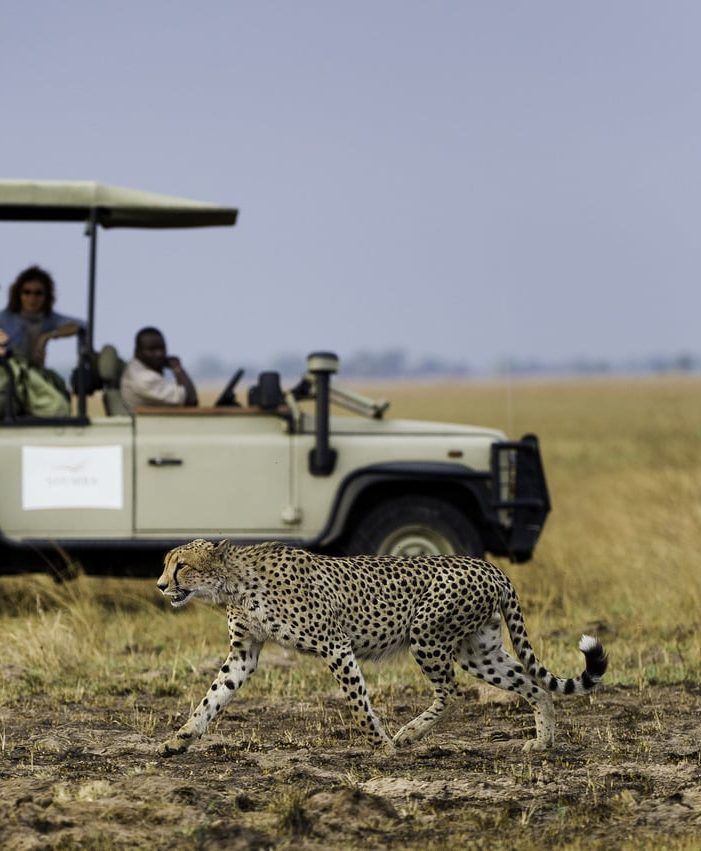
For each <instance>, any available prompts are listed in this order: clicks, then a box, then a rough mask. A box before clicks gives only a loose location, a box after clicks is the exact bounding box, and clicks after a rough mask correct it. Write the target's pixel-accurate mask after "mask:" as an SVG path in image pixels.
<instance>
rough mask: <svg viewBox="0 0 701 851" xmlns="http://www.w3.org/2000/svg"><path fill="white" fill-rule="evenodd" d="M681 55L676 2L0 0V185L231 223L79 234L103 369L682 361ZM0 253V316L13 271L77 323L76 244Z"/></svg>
mask: <svg viewBox="0 0 701 851" xmlns="http://www.w3.org/2000/svg"><path fill="white" fill-rule="evenodd" d="M700 31H701V4H699V3H697V2H676V0H672V2H669V3H660V2H649V0H616V2H613V3H611V2H589V3H578V4H575V3H562V2H561V0H552V2H541V1H540V0H531V1H530V2H528V3H518V2H502V3H491V2H476V0H462V2H458V0H455V2H444V0H439V2H435V3H428V2H418V0H373V1H372V2H369V0H356V2H354V3H340V2H329V0H315V1H314V2H308V0H295V2H287V3H283V2H280V0H277V2H272V0H270V1H269V0H258V2H242V0H227V2H224V0H208V2H207V3H199V4H195V3H192V2H189V0H188V2H183V0H149V2H143V1H142V0H138V2H137V0H122V2H120V3H119V4H114V3H110V4H108V3H100V2H94V0H90V2H88V0H63V2H50V0H43V2H41V3H38V4H35V3H22V2H19V0H0V79H1V80H2V83H0V103H1V106H2V112H1V114H2V131H3V132H2V135H1V137H0V152H1V153H2V163H3V166H2V174H0V177H5V178H32V179H54V180H96V181H99V182H103V183H108V184H113V185H117V186H126V187H133V188H139V189H145V190H151V191H154V192H160V193H165V194H171V195H179V196H183V197H187V198H193V199H197V200H202V201H210V202H213V203H218V204H222V205H227V206H235V207H238V208H239V210H240V215H239V222H238V224H237V225H236V227H234V228H212V229H207V230H192V231H171V232H153V231H143V232H139V231H133V230H124V231H116V230H115V231H102V232H101V233H100V236H99V247H98V254H99V258H98V274H99V277H98V296H97V312H96V329H95V341H96V343H97V344H98V345H100V344H102V343H105V342H111V343H114V344H116V345H117V346H118V348H119V350H120V352H121V353H123V354H124V355H129V354H130V353H131V351H132V348H133V338H134V333H135V331H136V330H137V329H138V328H140V327H141V326H143V325H152V324H153V325H157V326H159V327H161V328H162V329H163V331H164V333H165V336H166V338H167V340H168V343H169V347H170V349H171V351H172V352H173V353H175V354H178V355H179V356H180V357H181V358H182V359H183V361H184V362H185V364H186V366H187V365H188V363H192V362H193V361H194V360H195V359H196V358H198V357H200V356H201V355H204V354H210V355H214V356H216V357H218V358H220V359H221V360H223V361H224V362H226V363H229V364H231V365H232V366H235V365H237V364H249V363H257V364H261V366H262V367H264V366H265V364H266V361H268V360H270V359H272V358H275V357H277V356H279V355H281V354H284V353H293V354H297V353H300V354H302V355H304V354H306V353H307V352H310V351H313V350H319V349H324V350H332V351H335V352H337V353H338V354H339V356H340V357H341V364H342V363H343V358H344V357H346V358H348V357H349V356H351V355H353V354H354V353H357V352H359V351H363V350H369V351H385V350H388V349H401V350H404V351H406V352H407V353H408V354H409V355H410V356H411V357H415V358H423V357H426V356H432V357H438V358H441V359H445V360H450V361H459V362H465V363H468V364H470V365H472V366H474V367H475V368H478V369H484V368H490V366H493V365H494V364H496V363H498V362H501V361H503V360H504V359H517V360H531V359H537V360H542V361H548V362H558V361H568V360H572V359H577V358H584V359H595V360H610V361H621V360H626V359H630V358H639V357H645V356H648V355H651V354H678V353H690V354H693V355H694V356H698V355H699V354H701V342H700V340H699V324H700V322H699V317H701V274H700V273H701V269H700V266H701V241H700V240H699V238H698V235H697V232H698V229H699V224H700V223H701V210H700V209H699V207H700V206H701V109H700V108H699V105H700V103H701V91H700V89H701V51H699V49H698V34H699V32H700ZM0 249H1V253H0V286H1V288H0V303H3V304H4V302H5V299H6V297H7V286H8V284H9V283H11V281H12V280H13V279H14V277H15V275H16V274H17V272H18V271H20V270H21V269H22V268H24V267H26V266H27V265H30V264H32V263H39V264H40V265H42V266H44V267H45V268H47V269H49V270H50V271H51V273H52V274H53V275H54V277H55V279H56V283H57V289H58V302H57V308H58V309H59V310H60V311H61V312H64V313H68V314H73V315H85V312H86V273H87V240H86V239H85V238H84V237H83V232H82V228H81V226H79V225H75V224H32V225H27V224H7V223H0ZM52 346H54V349H53V350H52V353H51V354H50V362H51V358H54V359H61V357H62V349H61V347H66V346H68V347H72V346H73V343H72V342H61V343H53V344H52ZM56 347H58V348H56ZM70 350H71V352H72V348H71V349H70Z"/></svg>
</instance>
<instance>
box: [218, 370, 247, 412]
mask: <svg viewBox="0 0 701 851" xmlns="http://www.w3.org/2000/svg"><path fill="white" fill-rule="evenodd" d="M242 375H243V370H242V369H237V370H236V372H235V373H234V374H233V375H232V376H231V378H230V379H229V382H228V384H227V385H226V387H225V388H224V389H223V390H222V392H221V393H220V394H219V396H218V398H217V401H216V402H215V403H214V407H215V408H239V407H241V406H240V405H239V403H238V402H237V401H236V394H235V393H234V388H235V387H236V385H237V384H238V383H239V381H240V380H241V376H242Z"/></svg>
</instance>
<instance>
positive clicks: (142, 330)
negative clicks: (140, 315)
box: [134, 325, 163, 349]
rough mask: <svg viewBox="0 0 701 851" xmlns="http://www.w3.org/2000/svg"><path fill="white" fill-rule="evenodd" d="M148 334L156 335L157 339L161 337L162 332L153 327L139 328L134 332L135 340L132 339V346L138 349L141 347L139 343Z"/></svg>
mask: <svg viewBox="0 0 701 851" xmlns="http://www.w3.org/2000/svg"><path fill="white" fill-rule="evenodd" d="M149 334H158V336H159V337H162V336H163V332H162V331H161V330H160V328H154V327H153V325H147V326H146V327H145V328H140V329H139V330H138V331H137V332H136V338H135V339H134V346H135V347H136V348H137V349H138V348H140V346H141V341H142V339H143V338H144V337H146V336H148V335H149Z"/></svg>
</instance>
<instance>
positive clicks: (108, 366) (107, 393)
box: [97, 343, 129, 417]
mask: <svg viewBox="0 0 701 851" xmlns="http://www.w3.org/2000/svg"><path fill="white" fill-rule="evenodd" d="M125 366H126V364H125V363H124V361H123V360H122V359H121V358H120V357H119V355H118V354H117V350H116V349H115V347H114V346H112V345H110V344H109V343H108V344H107V345H105V346H103V347H102V348H101V349H100V351H99V353H98V355H97V374H98V375H99V376H100V380H101V381H102V403H103V405H104V406H105V413H106V414H107V416H108V417H114V416H117V415H120V414H128V413H129V409H128V408H127V406H126V405H125V404H124V399H122V394H121V393H120V392H119V381H120V379H121V377H122V372H124V367H125Z"/></svg>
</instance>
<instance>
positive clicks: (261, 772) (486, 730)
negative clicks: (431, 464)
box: [0, 683, 701, 849]
mask: <svg viewBox="0 0 701 851" xmlns="http://www.w3.org/2000/svg"><path fill="white" fill-rule="evenodd" d="M330 700H332V701H333V700H334V699H333V698H330ZM173 703H174V699H173V697H169V696H163V697H160V698H155V699H154V700H153V702H152V704H151V706H150V710H152V711H153V718H154V723H155V731H154V735H153V737H151V736H150V735H145V734H142V733H139V732H137V731H136V730H135V729H134V727H133V726H132V727H131V728H130V727H128V726H127V725H126V724H125V723H124V722H123V720H122V721H120V720H118V719H120V718H121V719H124V718H125V717H128V716H129V713H132V712H133V706H134V703H133V699H132V700H131V702H129V698H128V696H123V695H119V694H115V695H110V696H109V699H108V702H106V698H105V696H104V695H103V696H102V698H101V700H100V703H99V705H97V704H91V703H90V702H89V701H85V702H81V703H73V704H57V703H56V702H55V701H51V700H49V699H48V698H46V699H42V698H41V697H37V696H32V697H31V699H27V700H26V701H24V702H19V701H18V702H15V703H14V704H12V705H6V706H5V707H4V708H3V709H2V711H1V714H2V716H3V719H4V734H3V739H2V757H1V759H0V847H2V848H6V849H34V848H37V849H38V848H61V849H68V848H96V849H97V848H100V849H103V848H210V847H211V848H233V849H238V848H241V849H244V848H245V849H255V848H260V849H263V848H295V849H305V848H309V849H312V848H331V847H333V848H368V847H372V848H390V847H391V848H393V849H396V848H417V849H418V848H421V849H426V848H455V847H485V848H532V847H541V848H542V847H547V846H557V845H561V844H572V843H574V846H575V847H577V845H578V843H581V847H587V848H592V847H601V848H604V847H606V848H612V847H621V846H624V845H626V844H629V843H630V842H631V841H633V839H635V842H636V843H638V844H639V845H640V846H643V845H645V844H647V845H649V846H650V847H654V845H655V844H664V845H665V846H666V847H674V843H675V841H676V840H675V837H678V838H679V840H680V844H681V843H683V842H684V841H686V843H687V844H686V845H685V846H684V847H691V846H690V845H689V844H688V842H689V841H692V838H693V837H695V836H696V837H701V755H700V751H699V749H700V746H701V689H699V687H698V685H696V684H688V685H686V684H683V683H682V684H677V685H672V686H653V687H650V688H646V689H644V690H643V691H639V690H637V689H626V688H622V687H608V688H605V689H603V690H602V691H601V693H600V694H598V695H596V696H595V697H594V698H593V700H592V701H591V702H590V701H589V700H586V699H581V700H572V701H565V700H561V701H559V702H558V743H557V746H556V748H555V749H554V750H553V751H551V752H548V753H546V754H528V755H525V754H523V753H522V752H521V750H520V748H519V744H518V742H517V741H515V740H516V739H523V738H524V737H525V736H526V735H530V733H531V730H530V726H531V715H530V713H529V711H528V709H527V708H526V707H525V706H523V705H521V704H517V703H504V702H492V701H491V700H485V699H484V695H482V696H481V697H480V696H479V695H477V693H476V692H475V693H473V695H472V696H471V697H468V699H467V700H466V701H465V703H464V704H463V705H457V706H456V708H455V709H454V710H453V712H452V714H451V715H450V717H449V718H448V719H447V721H446V722H445V723H444V724H443V725H442V726H441V727H440V728H439V731H438V732H436V733H434V734H433V735H432V736H430V737H429V738H427V739H426V740H425V742H422V743H421V744H420V745H418V746H416V747H415V748H413V749H411V750H408V751H403V752H399V753H398V754H396V755H394V756H385V755H378V754H374V753H371V752H370V751H369V750H368V749H367V748H366V747H365V745H364V743H363V741H362V740H361V739H359V738H355V737H354V738H352V740H350V741H349V740H348V734H347V732H346V728H344V726H343V721H342V717H341V716H342V712H343V707H342V704H341V702H340V701H339V702H338V708H339V710H340V712H341V715H339V714H338V713H337V714H336V717H337V718H338V722H337V724H332V725H331V726H332V728H333V729H328V730H326V731H325V734H324V736H325V737H324V739H323V742H321V743H320V741H319V739H318V734H314V733H312V732H310V729H311V728H310V723H309V722H310V718H309V716H310V714H311V715H312V716H313V714H314V712H315V710H314V709H313V708H310V707H303V708H301V709H300V707H299V705H298V704H294V703H291V702H290V703H285V702H284V701H279V702H276V703H275V704H273V705H264V704H263V702H262V701H260V700H250V699H249V700H247V699H246V697H245V695H244V694H242V695H241V696H240V698H239V701H238V702H237V703H236V704H235V705H234V706H231V708H230V709H231V711H230V712H229V713H225V714H224V716H223V718H222V719H221V721H220V722H219V723H218V725H216V726H215V727H214V729H213V731H212V732H211V734H210V735H208V736H207V737H206V738H205V739H203V740H202V741H201V742H199V743H197V744H195V745H194V746H193V748H192V749H191V750H190V751H189V752H188V753H186V754H184V755H182V756H180V757H174V758H171V759H161V758H159V757H158V756H157V755H156V753H155V748H156V744H157V743H158V742H159V741H160V740H161V739H163V738H165V737H166V735H167V734H168V732H170V729H169V728H168V727H167V726H166V722H167V719H168V716H169V713H171V712H172V711H173V709H174V706H173ZM394 708H395V710H397V711H398V712H400V714H401V715H402V716H404V715H405V714H406V715H407V717H408V716H409V715H410V714H411V712H412V711H413V710H414V709H417V708H418V704H416V706H415V705H414V701H413V700H412V699H408V700H407V705H406V706H402V707H398V706H396V705H395V707H394ZM328 717H331V718H332V717H333V713H331V714H330V715H329V716H328ZM312 720H313V718H312ZM336 727H337V729H336Z"/></svg>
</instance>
